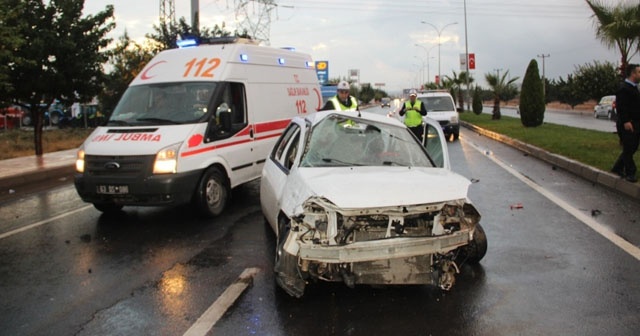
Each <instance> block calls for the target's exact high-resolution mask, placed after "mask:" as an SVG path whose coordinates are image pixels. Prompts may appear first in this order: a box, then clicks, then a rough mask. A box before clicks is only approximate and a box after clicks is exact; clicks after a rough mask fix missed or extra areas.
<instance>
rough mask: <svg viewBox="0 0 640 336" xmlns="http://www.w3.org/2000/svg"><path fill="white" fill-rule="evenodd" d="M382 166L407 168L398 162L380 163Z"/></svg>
mask: <svg viewBox="0 0 640 336" xmlns="http://www.w3.org/2000/svg"><path fill="white" fill-rule="evenodd" d="M382 165H384V166H401V167H408V166H407V165H405V164H402V163H399V162H395V161H382Z"/></svg>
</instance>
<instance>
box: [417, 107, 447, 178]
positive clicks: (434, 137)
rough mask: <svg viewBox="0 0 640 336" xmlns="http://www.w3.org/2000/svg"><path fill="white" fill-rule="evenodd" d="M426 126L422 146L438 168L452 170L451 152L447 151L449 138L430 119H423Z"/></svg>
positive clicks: (437, 124) (436, 123)
mask: <svg viewBox="0 0 640 336" xmlns="http://www.w3.org/2000/svg"><path fill="white" fill-rule="evenodd" d="M422 120H423V125H424V128H425V129H424V135H425V136H424V137H423V143H422V145H423V146H424V147H425V148H426V150H427V153H429V155H430V156H431V158H432V159H433V161H434V162H435V164H436V166H437V167H440V168H446V169H448V170H451V163H450V162H449V150H448V149H447V138H445V135H444V132H443V131H442V127H441V126H440V124H439V123H438V122H437V121H435V120H433V119H431V118H428V117H425V118H422Z"/></svg>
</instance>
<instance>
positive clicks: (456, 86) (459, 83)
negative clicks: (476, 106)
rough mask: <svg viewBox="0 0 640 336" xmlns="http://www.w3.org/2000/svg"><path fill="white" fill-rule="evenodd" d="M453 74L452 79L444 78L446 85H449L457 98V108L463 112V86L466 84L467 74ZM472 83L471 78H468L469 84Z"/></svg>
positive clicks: (464, 72)
mask: <svg viewBox="0 0 640 336" xmlns="http://www.w3.org/2000/svg"><path fill="white" fill-rule="evenodd" d="M452 72H453V77H449V76H445V79H446V81H447V82H448V83H451V88H452V89H453V90H454V91H455V92H456V95H455V96H457V98H458V106H459V107H460V108H461V109H463V110H464V91H463V90H464V88H463V86H464V85H465V84H466V83H467V72H466V71H461V72H460V75H458V74H456V72H455V71H452ZM471 83H473V76H469V84H471Z"/></svg>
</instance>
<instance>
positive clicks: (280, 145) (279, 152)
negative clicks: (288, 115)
mask: <svg viewBox="0 0 640 336" xmlns="http://www.w3.org/2000/svg"><path fill="white" fill-rule="evenodd" d="M299 140H300V127H299V126H298V125H296V124H291V125H289V127H287V129H286V130H285V131H284V133H283V134H282V136H281V137H280V139H278V141H277V142H276V144H275V146H274V148H273V152H272V153H271V159H272V160H273V161H275V162H276V163H278V164H279V166H280V167H281V168H282V169H283V170H287V171H288V170H289V169H291V167H292V165H293V162H294V160H295V156H296V154H297V151H298V142H299Z"/></svg>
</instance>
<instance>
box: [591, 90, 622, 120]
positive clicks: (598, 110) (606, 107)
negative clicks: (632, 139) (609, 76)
mask: <svg viewBox="0 0 640 336" xmlns="http://www.w3.org/2000/svg"><path fill="white" fill-rule="evenodd" d="M593 117H594V118H596V119H597V118H600V117H605V118H607V119H609V120H616V118H617V114H616V96H615V95H611V96H604V97H602V98H600V101H599V102H598V104H597V105H596V106H594V107H593Z"/></svg>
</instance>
